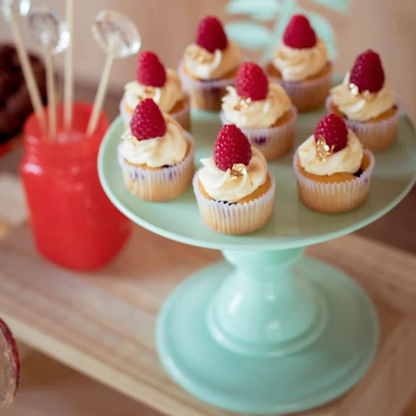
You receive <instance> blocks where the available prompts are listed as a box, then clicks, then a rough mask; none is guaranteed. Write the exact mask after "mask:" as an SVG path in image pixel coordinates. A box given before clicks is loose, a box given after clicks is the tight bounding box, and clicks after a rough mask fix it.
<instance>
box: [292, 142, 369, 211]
mask: <svg viewBox="0 0 416 416" xmlns="http://www.w3.org/2000/svg"><path fill="white" fill-rule="evenodd" d="M364 153H365V154H366V155H367V156H368V157H369V159H370V164H369V166H368V167H367V169H366V170H365V171H364V172H363V173H362V174H361V175H360V176H358V177H355V178H354V179H351V180H349V181H345V182H338V183H327V182H318V181H314V180H313V179H310V178H308V177H306V176H304V175H303V174H302V172H301V171H300V170H299V167H298V162H297V161H298V151H296V152H295V155H294V158H293V166H294V169H295V174H296V179H297V184H298V191H299V197H300V199H301V200H302V202H303V203H304V204H305V205H306V206H307V207H309V208H311V209H313V210H314V211H318V212H322V213H326V214H336V213H341V212H347V211H351V210H353V209H355V208H358V207H359V206H360V205H362V204H363V203H364V202H365V201H366V199H367V197H368V193H369V191H370V183H371V174H372V172H373V169H374V155H373V154H372V153H371V152H370V151H369V150H364Z"/></svg>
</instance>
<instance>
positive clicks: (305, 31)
mask: <svg viewBox="0 0 416 416" xmlns="http://www.w3.org/2000/svg"><path fill="white" fill-rule="evenodd" d="M283 43H284V44H285V45H286V46H289V47H291V48H295V49H306V48H313V47H314V46H315V45H316V34H315V31H314V30H313V29H312V27H311V24H310V23H309V20H308V19H307V18H306V17H305V16H304V15H303V14H296V15H294V16H293V17H292V18H291V19H290V22H289V24H288V25H287V27H286V30H285V33H284V34H283Z"/></svg>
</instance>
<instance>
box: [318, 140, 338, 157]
mask: <svg viewBox="0 0 416 416" xmlns="http://www.w3.org/2000/svg"><path fill="white" fill-rule="evenodd" d="M332 153H334V146H332V147H329V146H328V145H327V143H326V141H325V138H324V137H323V136H321V137H319V139H318V141H317V142H316V158H317V159H318V161H319V162H325V161H326V160H327V159H328V157H329V156H331V155H332Z"/></svg>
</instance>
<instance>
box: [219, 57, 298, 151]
mask: <svg viewBox="0 0 416 416" xmlns="http://www.w3.org/2000/svg"><path fill="white" fill-rule="evenodd" d="M220 117H221V121H222V123H223V124H224V125H225V124H230V123H233V124H235V125H236V126H238V127H239V128H241V129H242V130H243V132H244V134H245V135H246V136H247V137H248V139H249V140H250V143H251V144H252V146H254V147H256V148H258V149H259V150H260V151H261V152H262V153H263V155H264V156H265V157H266V159H276V158H278V157H281V156H283V155H284V154H285V153H287V152H288V151H289V150H290V148H291V147H292V144H293V140H294V136H295V121H296V109H295V108H294V107H293V105H292V102H291V101H290V98H289V96H288V95H287V94H286V91H285V90H284V89H283V87H282V86H281V85H279V84H276V83H273V82H269V80H268V79H267V76H266V74H265V73H264V71H263V69H262V68H261V67H260V66H258V65H257V64H255V63H253V62H244V63H243V64H242V65H241V66H240V68H239V70H238V72H237V78H236V85H235V87H233V86H229V87H227V94H226V95H225V96H224V97H223V99H222V111H221V114H220Z"/></svg>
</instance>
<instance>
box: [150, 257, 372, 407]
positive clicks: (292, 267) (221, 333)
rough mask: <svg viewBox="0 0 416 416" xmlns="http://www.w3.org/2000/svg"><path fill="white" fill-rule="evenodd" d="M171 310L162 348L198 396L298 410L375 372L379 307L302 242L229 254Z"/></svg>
mask: <svg viewBox="0 0 416 416" xmlns="http://www.w3.org/2000/svg"><path fill="white" fill-rule="evenodd" d="M224 256H225V257H226V259H227V260H228V261H229V262H231V263H233V264H234V266H237V267H236V268H235V267H233V266H232V265H231V264H229V263H225V262H224V263H220V264H217V265H214V266H211V267H208V268H205V269H203V270H201V271H199V272H197V273H196V274H194V275H193V276H192V277H190V278H189V279H187V280H186V281H184V282H183V283H182V284H181V285H179V286H178V287H177V288H176V290H175V291H174V292H173V293H172V294H171V296H170V297H169V299H168V301H167V302H166V303H165V305H164V306H163V308H162V311H161V313H160V315H159V318H158V324H157V348H158V352H159V355H160V358H161V360H162V363H163V366H164V367H165V369H166V370H167V372H168V373H169V374H170V376H171V377H172V378H173V379H174V380H175V381H176V382H177V383H178V384H180V385H181V386H182V387H183V388H184V389H186V390H187V391H188V392H190V393H191V394H193V395H195V396H196V397H198V398H199V399H201V400H203V401H205V402H207V403H210V404H212V405H215V406H218V407H221V408H224V409H228V410H231V411H235V412H243V413H255V414H276V413H291V412H297V411H301V410H305V409H308V408H312V407H315V406H318V405H321V404H323V403H326V402H328V401H330V400H332V399H335V398H336V397H338V396H340V395H341V394H343V393H344V392H346V391H347V390H349V389H350V388H351V387H352V386H353V385H354V384H355V383H356V382H357V381H359V380H360V379H361V378H362V377H363V376H364V375H365V373H366V372H367V371H368V369H369V367H370V365H371V364H372V362H373V360H374V357H375V354H376V350H377V346H378V340H379V330H378V321H377V317H376V313H375V309H374V307H373V305H372V303H371V301H370V300H369V298H368V296H367V295H366V293H365V292H364V291H363V290H362V289H361V287H360V286H359V285H357V283H355V282H354V281H353V280H351V279H350V278H349V277H348V276H347V275H345V274H344V273H343V272H341V271H339V270H337V269H335V268H333V267H332V266H329V265H327V264H325V263H322V262H319V261H317V260H312V259H309V258H303V257H302V250H301V249H292V250H281V251H275V252H244V251H241V252H238V251H231V252H230V251H226V252H224Z"/></svg>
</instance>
